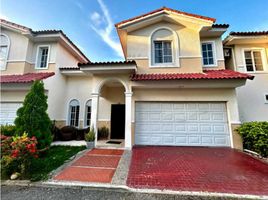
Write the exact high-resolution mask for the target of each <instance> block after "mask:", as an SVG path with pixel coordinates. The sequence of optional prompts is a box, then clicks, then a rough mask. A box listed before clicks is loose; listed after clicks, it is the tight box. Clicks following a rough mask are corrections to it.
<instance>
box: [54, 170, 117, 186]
mask: <svg viewBox="0 0 268 200" xmlns="http://www.w3.org/2000/svg"><path fill="white" fill-rule="evenodd" d="M114 172H115V170H114V169H97V168H83V167H73V166H71V167H67V168H66V169H64V171H63V172H62V173H60V174H59V175H57V176H56V177H55V179H56V180H62V181H66V180H67V181H82V182H99V183H110V182H111V180H112V178H113V175H114Z"/></svg>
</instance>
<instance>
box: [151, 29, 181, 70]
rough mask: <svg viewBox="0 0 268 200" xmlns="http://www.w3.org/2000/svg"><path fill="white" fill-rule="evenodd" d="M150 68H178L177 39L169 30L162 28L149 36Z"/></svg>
mask: <svg viewBox="0 0 268 200" xmlns="http://www.w3.org/2000/svg"><path fill="white" fill-rule="evenodd" d="M150 40H151V52H150V53H151V60H150V62H151V66H157V67H158V66H163V67H169V66H178V60H177V58H178V55H177V54H178V51H179V49H178V48H179V47H178V38H177V35H176V33H175V32H174V31H172V30H171V29H170V28H166V27H162V28H159V29H157V30H155V31H154V32H152V34H151V38H150Z"/></svg>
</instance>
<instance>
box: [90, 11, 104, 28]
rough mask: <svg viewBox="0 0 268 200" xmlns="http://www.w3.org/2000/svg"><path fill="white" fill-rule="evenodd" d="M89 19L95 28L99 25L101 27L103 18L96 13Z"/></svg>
mask: <svg viewBox="0 0 268 200" xmlns="http://www.w3.org/2000/svg"><path fill="white" fill-rule="evenodd" d="M90 19H91V21H92V22H93V23H94V24H95V25H97V26H99V25H101V23H103V18H102V17H101V16H100V14H99V13H97V12H94V13H93V14H92V15H91V16H90Z"/></svg>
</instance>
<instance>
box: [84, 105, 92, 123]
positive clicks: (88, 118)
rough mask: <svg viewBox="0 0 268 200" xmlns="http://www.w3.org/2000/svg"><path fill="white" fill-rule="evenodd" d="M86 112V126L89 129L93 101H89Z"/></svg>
mask: <svg viewBox="0 0 268 200" xmlns="http://www.w3.org/2000/svg"><path fill="white" fill-rule="evenodd" d="M85 112H86V113H85V126H86V127H89V126H90V123H91V100H88V101H87V103H86V108H85Z"/></svg>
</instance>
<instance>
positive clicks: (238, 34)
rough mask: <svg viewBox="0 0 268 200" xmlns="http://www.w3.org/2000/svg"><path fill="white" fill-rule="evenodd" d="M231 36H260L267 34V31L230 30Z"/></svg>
mask: <svg viewBox="0 0 268 200" xmlns="http://www.w3.org/2000/svg"><path fill="white" fill-rule="evenodd" d="M230 35H233V36H260V35H268V31H249V32H231V33H230Z"/></svg>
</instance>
